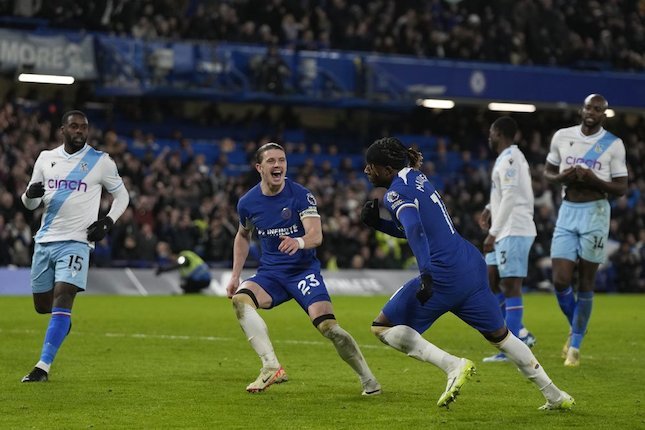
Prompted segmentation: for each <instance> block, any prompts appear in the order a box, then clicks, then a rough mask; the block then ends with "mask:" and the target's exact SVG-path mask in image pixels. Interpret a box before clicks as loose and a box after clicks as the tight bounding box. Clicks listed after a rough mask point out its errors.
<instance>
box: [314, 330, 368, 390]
mask: <svg viewBox="0 0 645 430" xmlns="http://www.w3.org/2000/svg"><path fill="white" fill-rule="evenodd" d="M324 336H325V337H327V338H328V339H330V340H331V341H332V343H333V344H334V347H335V348H336V351H338V355H340V357H341V358H342V359H343V360H345V362H346V363H347V364H349V365H350V367H351V368H352V369H354V372H356V373H357V374H358V377H359V378H360V380H361V383H362V384H363V385H365V384H366V383H368V382H370V381H372V382H374V383H376V378H375V377H374V374H373V373H372V371H371V370H370V368H369V366H368V365H367V362H366V361H365V358H364V357H363V354H362V353H361V350H360V348H359V347H358V344H357V343H356V341H355V340H354V338H353V337H352V335H350V334H349V333H347V332H346V331H345V330H344V329H343V328H342V327H341V326H339V325H338V324H334V325H333V326H331V328H330V329H329V330H327V331H326V332H324Z"/></svg>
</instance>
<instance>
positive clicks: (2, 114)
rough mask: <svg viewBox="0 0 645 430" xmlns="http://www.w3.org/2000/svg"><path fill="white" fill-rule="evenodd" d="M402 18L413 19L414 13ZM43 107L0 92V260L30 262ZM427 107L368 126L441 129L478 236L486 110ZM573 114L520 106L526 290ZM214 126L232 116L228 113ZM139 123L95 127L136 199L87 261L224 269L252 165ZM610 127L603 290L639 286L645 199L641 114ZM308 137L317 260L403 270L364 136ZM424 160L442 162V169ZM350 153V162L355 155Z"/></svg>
mask: <svg viewBox="0 0 645 430" xmlns="http://www.w3.org/2000/svg"><path fill="white" fill-rule="evenodd" d="M409 19H411V20H412V19H414V17H413V16H412V15H410V18H409ZM131 104H134V103H131ZM40 112H41V111H40V109H35V110H33V111H30V110H29V109H26V108H24V106H20V107H17V105H15V102H5V103H4V104H3V105H1V106H0V178H2V187H0V264H3V265H6V264H20V265H28V264H29V261H30V258H29V257H30V252H31V247H32V239H31V231H33V229H34V228H36V227H37V226H38V224H39V222H40V216H41V214H42V210H41V211H36V212H34V213H31V212H28V213H25V212H24V211H23V209H22V206H21V205H20V204H19V198H20V194H21V193H22V192H23V191H24V189H25V187H26V185H27V183H26V180H27V179H28V177H29V174H30V173H31V169H32V168H33V160H35V159H36V156H37V155H38V153H39V152H40V151H41V150H43V149H49V148H51V147H52V146H53V144H52V141H51V140H50V139H52V138H51V130H55V129H56V127H57V124H52V123H51V122H50V120H49V119H46V118H43V117H42V116H41V113H40ZM424 112H425V111H424ZM424 115H426V116H421V117H419V118H416V119H415V118H413V119H407V118H406V119H405V121H401V120H400V118H397V117H395V116H393V117H392V118H393V119H391V120H380V119H376V120H375V122H374V123H370V124H369V127H368V128H370V129H374V130H375V131H379V132H380V130H382V129H383V127H385V128H391V129H392V130H393V132H400V131H401V130H409V129H417V130H419V133H420V134H422V135H425V136H436V141H437V145H438V148H439V149H438V151H437V153H438V154H439V155H437V154H435V152H434V151H428V152H427V155H426V156H427V159H426V162H425V165H424V167H423V169H424V170H425V172H426V173H427V175H428V176H429V178H431V180H432V181H433V182H434V183H435V184H437V185H438V187H440V188H442V196H443V197H444V200H445V202H446V205H447V206H448V207H449V211H450V212H451V213H452V214H454V221H455V224H456V225H457V226H458V229H459V231H460V233H461V234H463V235H464V236H465V237H466V238H467V239H468V240H470V241H471V242H473V243H475V244H478V243H480V242H481V241H482V239H483V237H482V234H481V233H480V231H479V229H478V228H477V226H476V224H475V222H474V220H475V219H476V214H477V213H478V211H480V210H481V209H482V207H483V203H484V200H485V197H486V196H487V195H488V192H489V184H488V182H487V181H486V180H483V179H482V178H485V177H487V175H488V169H490V168H491V165H490V163H491V161H492V155H491V154H490V153H488V152H487V150H486V147H485V145H484V148H483V149H482V142H485V134H486V131H487V124H488V123H490V116H491V115H492V114H490V113H486V112H484V111H479V110H477V109H470V110H458V109H456V110H455V111H454V112H444V113H441V114H437V113H432V112H426V113H425V114H424ZM570 115H571V114H570V113H568V112H566V111H565V112H559V111H558V112H548V111H547V112H538V113H536V114H534V115H531V116H530V117H526V116H521V117H520V116H518V123H520V127H521V128H522V138H521V139H520V140H519V141H518V144H519V146H520V147H522V148H523V149H524V148H528V149H527V158H529V157H531V154H533V155H532V157H533V161H532V162H531V163H530V164H531V173H532V175H533V187H534V190H535V195H536V200H535V204H536V208H535V222H536V226H537V230H538V235H537V237H536V240H535V244H534V246H533V249H532V252H531V256H530V264H529V267H531V272H530V275H529V277H528V278H527V286H529V287H531V288H535V287H541V288H549V285H550V283H549V281H548V279H549V278H550V274H549V270H550V259H549V249H550V241H551V239H550V238H551V234H552V231H553V225H554V222H555V209H556V208H557V207H558V206H559V204H560V200H561V198H560V193H559V192H556V191H555V189H553V188H551V187H550V186H549V185H548V184H546V183H545V182H544V181H543V179H542V175H541V171H542V168H543V167H542V163H544V157H545V151H546V149H547V148H548V145H547V143H546V142H548V140H549V137H550V135H551V134H552V133H553V131H554V130H555V129H557V128H560V127H561V126H562V123H563V122H565V120H568V119H569V118H568V116H570ZM249 118H251V119H249V120H248V122H246V123H245V127H248V128H249V129H250V130H251V129H253V128H254V127H256V123H254V122H253V121H255V120H253V119H252V118H253V117H252V116H251V117H249ZM377 118H380V117H377ZM437 118H441V121H437ZM169 120H172V118H169ZM220 121H224V120H220ZM230 121H231V124H234V121H232V120H230ZM261 121H265V120H264V119H262V120H261ZM406 121H410V122H409V123H406ZM413 121H416V122H413ZM182 124H183V123H182ZM219 124H220V125H221V126H222V127H226V126H227V123H225V122H220V123H219ZM261 124H262V125H261V126H259V127H257V128H262V129H265V128H267V127H270V122H268V124H269V125H268V126H267V125H266V124H267V122H261ZM229 125H230V124H229ZM137 127H138V128H139V131H138V132H137V133H136V135H137V144H135V143H133V144H132V146H129V145H125V144H123V142H124V139H123V136H125V135H126V134H131V130H128V131H127V133H124V132H123V130H119V128H118V127H109V128H108V127H106V129H105V131H103V130H101V129H95V130H93V131H92V133H93V135H92V139H93V140H92V141H93V142H95V144H96V145H98V146H99V148H100V149H103V148H105V149H107V150H109V151H110V152H111V153H112V155H113V157H114V159H115V161H116V163H117V165H118V166H120V170H121V172H122V176H123V179H124V182H126V183H127V185H128V190H129V191H130V193H131V202H132V207H130V208H128V209H127V210H126V212H125V213H124V214H123V216H122V217H121V218H120V219H119V221H118V222H117V223H116V224H115V226H114V229H113V230H112V233H111V235H110V237H109V240H107V239H106V240H105V241H102V242H100V243H98V244H97V249H96V251H95V253H94V254H93V259H92V263H93V264H95V265H103V266H108V265H110V264H119V265H123V264H127V265H140V264H142V263H141V260H148V261H151V262H152V261H154V262H156V264H168V263H169V261H170V260H171V259H172V255H173V253H175V254H176V253H177V252H179V251H181V250H184V249H191V250H193V251H195V252H197V253H202V255H203V256H204V257H205V259H206V260H207V261H208V262H209V263H213V264H214V265H218V266H220V267H228V265H229V264H230V259H231V252H232V238H233V237H234V234H235V231H236V229H237V225H238V222H239V221H238V219H237V217H236V213H235V207H236V205H237V200H238V198H239V196H240V195H241V194H242V193H243V192H244V191H245V190H246V189H248V188H249V187H251V186H253V185H255V184H256V183H257V182H258V178H257V175H252V174H251V173H253V172H255V170H254V169H250V170H249V167H250V166H249V163H248V160H247V159H246V158H245V157H242V158H241V159H238V160H237V161H236V162H237V163H242V165H233V164H232V163H231V162H229V161H228V160H227V161H225V162H221V163H220V162H218V161H217V158H216V156H213V158H210V159H205V158H204V155H205V154H202V153H200V152H199V151H198V150H197V146H196V145H195V144H194V143H191V142H190V141H189V140H182V141H181V142H182V143H181V145H180V149H179V150H174V149H173V150H171V149H170V148H168V147H165V148H166V149H162V148H164V146H163V145H159V144H158V143H157V142H158V141H161V139H162V137H161V132H159V131H158V130H157V131H156V132H157V133H159V135H158V136H155V135H154V134H153V133H152V132H151V130H155V128H154V126H152V125H147V124H145V123H143V122H140V123H138V124H137ZM607 128H608V129H609V130H613V129H621V133H622V134H623V135H624V136H625V142H626V149H627V152H628V154H627V164H628V168H629V170H630V191H629V193H628V195H627V196H625V197H624V198H621V199H616V200H613V201H612V207H613V209H612V211H613V213H612V224H611V233H610V237H611V246H610V244H608V245H607V249H608V251H613V250H614V248H615V249H618V250H619V251H616V252H615V253H611V252H610V253H609V255H608V259H609V261H610V263H611V264H607V265H606V266H607V267H606V269H604V270H605V271H604V272H603V274H601V276H599V282H601V283H603V288H604V289H606V290H617V289H618V290H620V289H631V290H637V291H645V284H644V282H645V281H644V280H643V277H644V276H645V270H644V269H643V265H644V264H645V246H644V243H645V199H644V195H643V193H642V191H641V190H642V189H643V188H645V181H644V180H643V179H642V178H641V177H640V176H639V175H642V174H643V167H642V166H643V162H642V156H643V154H645V140H644V139H643V136H645V120H644V119H643V118H642V117H638V116H633V115H621V114H619V115H618V116H617V117H616V118H613V119H611V121H610V122H609V123H608V125H607ZM465 129H467V130H468V133H466V132H465V131H464V130H465ZM144 130H145V131H144ZM189 130H191V128H190V126H189V125H188V122H186V129H185V130H181V131H182V133H185V134H186V135H187V136H188V137H191V136H190V134H189V133H190V132H189ZM348 133H350V131H348ZM379 134H380V133H379ZM307 135H308V133H307ZM172 136H173V137H172V138H173V141H174V142H178V140H177V139H178V135H177V134H176V133H174V134H173V135H172ZM312 136H313V137H311V138H310V137H308V138H307V139H303V140H302V141H294V142H292V143H290V144H289V145H288V147H289V148H291V149H292V151H291V154H292V155H297V156H298V157H300V158H299V160H301V161H299V162H298V164H300V166H296V165H293V166H291V167H290V169H289V174H290V175H292V176H293V177H294V178H296V180H297V181H298V182H301V183H303V184H306V186H307V187H308V188H310V189H311V190H312V192H314V193H315V195H316V197H317V198H318V201H319V212H320V214H321V217H322V222H323V231H324V238H325V239H324V241H323V245H322V246H321V248H320V250H319V253H318V256H319V258H320V259H321V263H322V264H323V267H327V268H328V269H332V270H333V269H336V268H341V269H343V268H349V267H352V265H353V266H354V267H367V268H402V267H410V265H411V264H414V261H412V260H410V256H411V254H410V251H409V247H408V246H407V244H406V243H405V241H392V240H388V239H386V238H381V237H379V236H377V235H374V234H373V233H372V232H371V231H370V230H368V229H365V228H364V227H363V226H362V225H361V224H360V221H359V220H358V217H357V214H358V210H359V208H360V207H361V205H362V202H364V201H365V200H367V199H369V198H376V197H382V193H381V194H380V195H379V193H378V190H370V189H369V187H368V186H367V185H366V178H365V175H364V174H363V173H362V170H363V162H362V154H361V151H362V147H361V146H360V145H359V144H356V143H355V142H360V141H361V140H363V141H365V140H369V138H362V139H359V138H355V137H347V136H344V135H341V134H340V133H339V132H338V131H337V130H333V132H330V133H329V135H326V134H325V133H320V132H317V133H316V134H312ZM349 136H351V135H349ZM164 138H165V137H164ZM267 139H268V138H267V137H266V136H259V137H253V134H247V137H246V138H244V139H233V138H226V139H221V140H219V148H218V152H217V153H218V154H222V153H225V154H235V153H238V152H239V151H246V152H248V153H252V152H253V151H254V149H255V148H257V146H258V144H260V142H265V141H266V140H267ZM144 141H147V142H149V143H145V144H144V148H147V149H149V151H150V152H147V153H146V152H140V150H141V149H143V148H139V147H138V146H136V145H141V144H142V142H144ZM193 142H196V141H193ZM214 144H217V143H214ZM238 155H239V154H238ZM238 158H239V157H238ZM430 159H436V160H439V161H440V163H442V166H441V171H439V170H438V169H437V167H436V164H435V162H433V161H431V160H430ZM321 160H322V161H321ZM343 160H349V161H343ZM352 160H355V161H354V163H355V164H353V165H352V162H351V161H352ZM243 169H246V170H243ZM245 172H247V173H245ZM341 184H342V185H341ZM107 207H109V197H108V196H106V197H105V198H104V199H102V201H101V211H103V212H105V210H106V208H107ZM18 214H20V215H18ZM3 220H4V222H3ZM626 244H628V245H629V246H628V245H626ZM612 246H613V247H614V248H612ZM609 248H612V249H611V250H610V249H609ZM627 248H629V250H630V252H629V253H625V250H626V249H627ZM173 251H174V252H173ZM252 252H256V250H255V249H253V250H252ZM14 257H15V258H14ZM255 257H257V256H255ZM112 259H114V260H116V261H111V260H112ZM249 261H251V260H249Z"/></svg>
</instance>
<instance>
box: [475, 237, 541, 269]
mask: <svg viewBox="0 0 645 430" xmlns="http://www.w3.org/2000/svg"><path fill="white" fill-rule="evenodd" d="M534 240H535V237H533V236H506V237H503V238H501V239H500V240H498V241H497V242H495V249H494V251H493V252H489V253H487V254H486V264H487V265H489V266H497V271H498V272H499V277H500V278H525V277H526V274H527V273H528V268H529V253H530V252H531V246H532V245H533V241H534Z"/></svg>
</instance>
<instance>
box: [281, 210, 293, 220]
mask: <svg viewBox="0 0 645 430" xmlns="http://www.w3.org/2000/svg"><path fill="white" fill-rule="evenodd" d="M280 217H281V218H282V219H289V218H291V209H290V208H282V212H280Z"/></svg>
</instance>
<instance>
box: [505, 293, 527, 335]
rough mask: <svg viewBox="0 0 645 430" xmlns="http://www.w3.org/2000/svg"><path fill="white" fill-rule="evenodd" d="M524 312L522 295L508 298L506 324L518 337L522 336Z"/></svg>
mask: <svg viewBox="0 0 645 430" xmlns="http://www.w3.org/2000/svg"><path fill="white" fill-rule="evenodd" d="M523 314H524V305H523V304H522V296H520V297H509V298H507V299H506V326H507V327H508V329H509V330H510V331H511V333H513V334H514V335H515V336H516V337H520V329H521V328H522V315H523Z"/></svg>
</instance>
